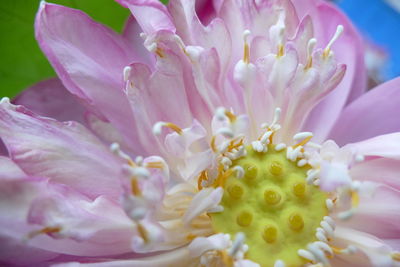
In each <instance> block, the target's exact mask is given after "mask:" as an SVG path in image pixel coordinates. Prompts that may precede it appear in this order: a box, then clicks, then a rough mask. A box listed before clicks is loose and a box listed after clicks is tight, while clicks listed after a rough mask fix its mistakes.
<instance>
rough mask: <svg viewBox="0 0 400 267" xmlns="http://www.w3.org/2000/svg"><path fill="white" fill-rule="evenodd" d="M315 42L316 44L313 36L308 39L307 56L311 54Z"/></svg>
mask: <svg viewBox="0 0 400 267" xmlns="http://www.w3.org/2000/svg"><path fill="white" fill-rule="evenodd" d="M316 44H317V39H315V38H311V39H310V40H309V41H308V44H307V51H308V56H309V57H310V56H311V54H312V52H313V50H314V47H315V45H316Z"/></svg>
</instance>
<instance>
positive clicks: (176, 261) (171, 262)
mask: <svg viewBox="0 0 400 267" xmlns="http://www.w3.org/2000/svg"><path fill="white" fill-rule="evenodd" d="M193 261H195V260H194V259H193V258H191V257H190V256H189V250H188V249H187V247H183V248H179V249H176V250H172V251H169V252H165V253H161V254H159V255H156V256H147V257H141V258H138V259H131V260H115V259H114V260H112V259H110V260H103V261H100V262H99V261H96V262H92V263H90V262H89V263H79V262H70V263H60V264H56V265H54V266H55V267H132V266H140V267H159V266H190V264H191V263H193Z"/></svg>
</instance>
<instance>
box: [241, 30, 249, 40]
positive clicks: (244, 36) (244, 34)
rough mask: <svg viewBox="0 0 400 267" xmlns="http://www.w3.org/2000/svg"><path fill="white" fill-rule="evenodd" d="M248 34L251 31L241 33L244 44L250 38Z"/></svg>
mask: <svg viewBox="0 0 400 267" xmlns="http://www.w3.org/2000/svg"><path fill="white" fill-rule="evenodd" d="M250 34H251V31H250V30H244V31H243V40H244V41H245V42H247V38H248V37H249V36H250Z"/></svg>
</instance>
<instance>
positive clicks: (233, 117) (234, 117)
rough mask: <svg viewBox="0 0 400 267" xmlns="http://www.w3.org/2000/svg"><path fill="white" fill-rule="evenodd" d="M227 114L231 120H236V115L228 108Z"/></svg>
mask: <svg viewBox="0 0 400 267" xmlns="http://www.w3.org/2000/svg"><path fill="white" fill-rule="evenodd" d="M225 115H226V116H227V117H228V119H229V121H230V122H235V121H236V115H235V114H233V113H232V112H230V111H228V110H226V111H225Z"/></svg>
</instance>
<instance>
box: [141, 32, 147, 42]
mask: <svg viewBox="0 0 400 267" xmlns="http://www.w3.org/2000/svg"><path fill="white" fill-rule="evenodd" d="M139 36H140V38H142V39H143V40H145V39H146V38H147V34H145V33H144V32H141V33H139Z"/></svg>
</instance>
